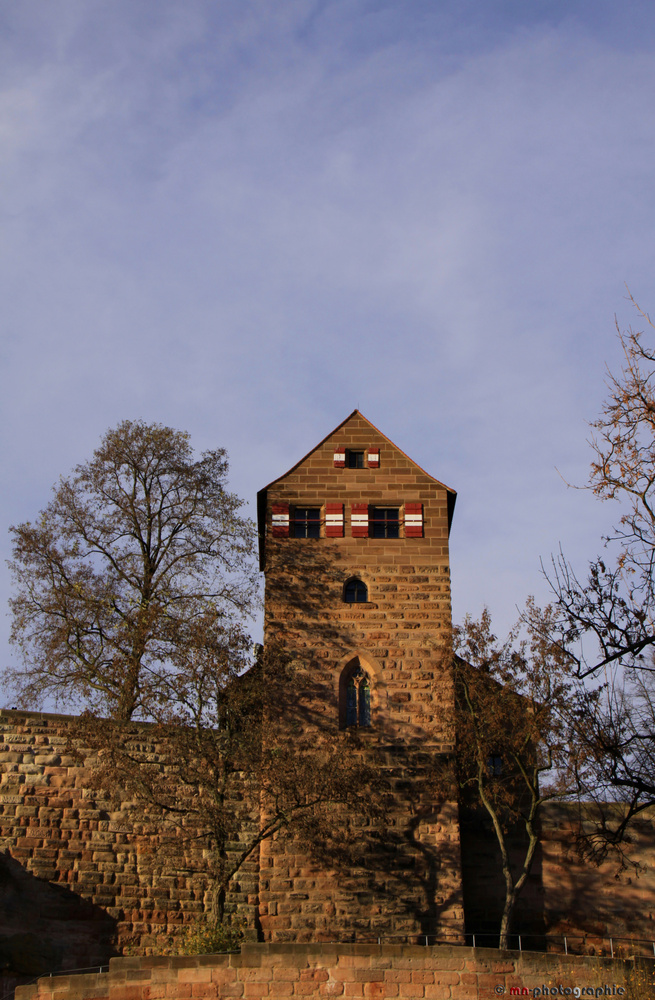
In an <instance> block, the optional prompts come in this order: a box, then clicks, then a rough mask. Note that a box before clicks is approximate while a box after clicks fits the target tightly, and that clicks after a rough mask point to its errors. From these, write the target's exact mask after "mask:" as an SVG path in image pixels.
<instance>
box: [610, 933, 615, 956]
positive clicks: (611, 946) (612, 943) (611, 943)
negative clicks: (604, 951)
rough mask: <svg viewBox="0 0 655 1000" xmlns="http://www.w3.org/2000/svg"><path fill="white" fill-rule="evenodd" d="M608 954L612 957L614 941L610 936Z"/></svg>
mask: <svg viewBox="0 0 655 1000" xmlns="http://www.w3.org/2000/svg"><path fill="white" fill-rule="evenodd" d="M610 955H611V956H612V958H614V942H613V941H612V939H611V938H610Z"/></svg>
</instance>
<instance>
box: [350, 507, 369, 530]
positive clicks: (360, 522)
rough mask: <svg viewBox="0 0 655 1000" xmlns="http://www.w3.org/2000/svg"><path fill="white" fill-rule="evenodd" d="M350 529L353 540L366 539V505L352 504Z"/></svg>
mask: <svg viewBox="0 0 655 1000" xmlns="http://www.w3.org/2000/svg"><path fill="white" fill-rule="evenodd" d="M350 527H351V530H352V536H353V538H368V504H367V503H354V504H352V506H351V508H350Z"/></svg>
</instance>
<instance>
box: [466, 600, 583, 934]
mask: <svg viewBox="0 0 655 1000" xmlns="http://www.w3.org/2000/svg"><path fill="white" fill-rule="evenodd" d="M531 613H534V609H533V608H531ZM550 613H551V612H550V611H549V610H546V612H542V613H541V617H542V621H541V625H542V627H541V629H539V630H536V629H533V630H530V631H529V633H528V635H527V637H526V638H524V639H521V640H520V639H519V638H518V634H517V631H516V630H514V631H513V632H512V633H510V636H509V638H508V639H507V640H506V641H505V642H504V643H499V642H498V640H497V639H496V636H495V635H493V633H492V630H491V619H490V616H489V613H488V612H487V611H485V612H484V613H483V615H482V617H481V619H480V621H474V620H473V619H471V618H469V617H467V618H466V619H465V621H464V624H463V626H461V627H459V628H456V629H455V631H454V642H453V653H452V657H453V672H454V677H455V696H456V727H457V743H456V754H455V763H454V776H455V780H456V782H457V785H458V786H459V789H460V794H461V796H462V802H463V804H464V805H468V806H469V807H473V808H476V807H477V808H482V809H484V810H485V811H486V813H487V814H488V816H489V817H490V819H491V822H492V825H493V829H494V833H495V836H496V840H497V842H498V847H499V850H500V863H501V869H502V876H503V882H504V887H505V899H504V906H503V912H502V917H501V922H500V947H501V948H507V947H508V935H509V933H510V931H511V926H512V916H513V913H514V909H515V906H516V901H517V899H518V896H519V894H520V892H521V890H522V889H523V887H524V885H525V883H526V881H527V879H528V876H529V874H530V871H531V868H532V865H533V862H534V858H535V852H536V849H537V846H538V842H539V817H540V813H541V810H542V807H543V805H544V803H546V802H550V801H553V800H561V799H563V798H565V797H568V796H569V795H571V794H572V793H574V791H575V788H576V782H575V771H576V764H577V769H582V768H583V762H582V760H581V758H580V757H579V756H578V755H577V753H576V750H575V746H574V743H573V741H572V739H571V733H570V729H569V727H568V720H567V711H566V709H567V707H568V706H570V705H571V704H572V699H573V696H574V693H575V682H574V680H573V678H572V672H571V664H570V660H569V658H568V657H567V655H566V654H565V653H563V652H562V650H561V649H560V647H559V646H558V645H556V644H553V643H551V642H549V641H548V639H547V638H544V636H545V635H547V632H548V628H547V625H548V621H547V618H548V616H549V615H550ZM544 616H545V618H546V620H544ZM517 830H519V831H522V832H523V834H524V849H523V854H522V857H521V859H520V861H518V862H517V861H516V858H515V857H514V858H512V857H511V856H510V848H509V842H508V837H509V835H510V834H511V833H513V832H516V831H517Z"/></svg>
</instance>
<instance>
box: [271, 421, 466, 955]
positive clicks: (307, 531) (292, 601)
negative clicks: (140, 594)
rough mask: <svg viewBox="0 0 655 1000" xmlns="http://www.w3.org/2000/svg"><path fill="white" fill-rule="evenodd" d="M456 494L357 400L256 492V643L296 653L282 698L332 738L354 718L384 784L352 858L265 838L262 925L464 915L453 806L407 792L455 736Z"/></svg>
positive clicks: (410, 925)
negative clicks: (381, 801)
mask: <svg viewBox="0 0 655 1000" xmlns="http://www.w3.org/2000/svg"><path fill="white" fill-rule="evenodd" d="M455 496H456V494H455V492H454V491H453V490H451V489H449V488H448V487H447V486H444V485H443V483H440V482H439V481H438V480H436V479H434V478H432V476H429V475H428V474H427V473H426V472H424V471H423V470H422V469H421V468H420V467H419V466H418V465H416V463H415V462H413V461H412V460H411V459H410V458H408V456H407V455H405V454H404V453H403V452H402V451H401V450H400V449H399V448H398V447H396V445H394V444H393V443H392V442H391V441H390V440H389V439H388V438H386V437H385V436H384V434H382V433H381V432H380V431H379V430H377V428H375V427H374V426H373V425H372V424H371V423H370V422H369V421H368V420H367V419H366V418H365V417H364V416H363V415H362V414H361V413H360V412H359V411H358V410H355V411H354V412H353V413H351V414H350V416H349V417H347V418H346V420H344V421H343V423H341V424H340V425H339V426H338V427H337V428H336V429H335V430H334V431H333V432H332V433H331V434H329V435H328V436H327V437H326V438H324V439H323V440H322V441H321V442H319V444H318V445H316V447H315V448H313V449H312V451H310V452H309V454H308V455H306V456H305V457H304V458H302V459H301V460H300V461H299V462H298V463H297V464H296V465H294V466H293V468H292V469H290V470H289V471H288V472H287V473H285V474H284V475H283V476H281V477H280V478H279V479H276V480H275V481H274V482H273V483H271V484H270V485H269V486H267V487H265V489H263V490H261V491H260V493H259V495H258V519H259V531H260V557H261V568H262V569H263V570H264V572H265V576H266V598H265V599H266V612H265V614H266V617H265V642H266V643H272V642H277V643H280V644H281V645H282V646H283V648H284V649H285V650H286V652H287V653H288V654H289V655H290V656H291V657H292V659H293V666H294V692H293V699H294V704H295V707H296V708H297V709H298V710H300V711H304V715H303V718H304V719H305V724H306V725H308V726H312V725H320V726H321V728H322V729H324V730H327V731H328V732H334V733H336V732H337V731H339V730H341V731H343V732H344V738H347V735H348V732H349V731H352V729H353V727H356V728H357V730H358V733H359V735H360V737H361V738H362V740H363V742H364V745H365V747H366V753H367V754H368V755H369V758H370V760H372V761H374V762H375V765H376V767H379V768H381V769H386V771H387V772H388V777H389V781H390V782H391V783H392V786H393V788H394V789H395V791H394V807H393V809H392V810H390V811H389V812H388V813H387V815H386V816H385V817H384V819H382V820H378V821H377V823H376V828H375V830H374V831H370V830H369V831H368V833H369V834H372V835H373V839H374V840H375V842H376V843H377V844H378V845H379V850H377V849H376V850H375V851H373V850H372V849H371V848H370V844H369V846H368V847H366V846H365V844H364V840H363V841H362V858H361V862H359V863H358V864H355V865H353V863H352V861H350V862H349V864H348V865H347V866H346V867H345V868H344V865H341V866H340V864H339V859H338V858H335V864H334V867H333V868H332V869H331V870H328V866H327V865H326V862H325V859H323V861H322V862H321V863H319V862H317V861H316V860H315V859H312V858H311V857H309V856H308V855H307V853H306V852H305V853H303V852H302V851H300V849H299V848H298V847H297V846H296V847H293V846H292V845H290V844H289V842H288V841H287V842H286V843H282V841H272V842H267V843H266V844H265V845H262V853H261V864H260V868H261V874H260V911H261V925H262V929H263V931H264V934H265V936H266V937H267V938H269V939H270V940H303V939H305V940H307V939H309V940H311V939H321V938H324V939H325V938H327V939H330V938H332V939H333V940H334V939H335V938H337V937H339V938H341V939H342V940H343V939H344V937H345V936H347V935H350V936H352V937H353V938H355V939H371V938H372V937H374V936H376V935H378V936H381V935H385V936H390V935H413V934H429V935H435V936H438V937H440V938H443V937H457V936H459V934H460V933H461V931H462V930H463V915H462V905H461V874H460V855H459V824H458V813H457V806H456V804H455V803H446V804H443V803H442V804H440V805H436V804H435V803H434V802H432V803H431V802H429V801H426V799H425V795H424V793H421V796H420V801H419V799H418V798H417V796H416V795H415V794H414V792H413V788H414V787H415V786H416V785H417V780H418V775H419V772H420V771H421V767H422V765H421V763H420V761H421V759H422V760H423V761H425V759H426V753H427V754H428V755H430V754H432V755H434V754H448V753H449V752H451V751H452V748H453V740H454V736H453V698H454V694H453V686H452V679H451V677H450V675H449V672H448V669H447V667H446V666H445V665H444V663H443V662H442V658H441V656H440V648H441V647H442V644H443V641H444V639H445V637H447V636H448V632H449V628H450V624H451V608H450V575H449V558H448V535H449V527H450V522H451V519H452V514H453V509H454V505H455ZM422 755H423V756H422ZM335 823H337V824H338V821H337V820H336V819H335Z"/></svg>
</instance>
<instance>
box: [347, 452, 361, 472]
mask: <svg viewBox="0 0 655 1000" xmlns="http://www.w3.org/2000/svg"><path fill="white" fill-rule="evenodd" d="M346 465H347V467H348V468H349V469H363V468H364V452H363V451H351V450H350V449H348V451H347V452H346Z"/></svg>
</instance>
